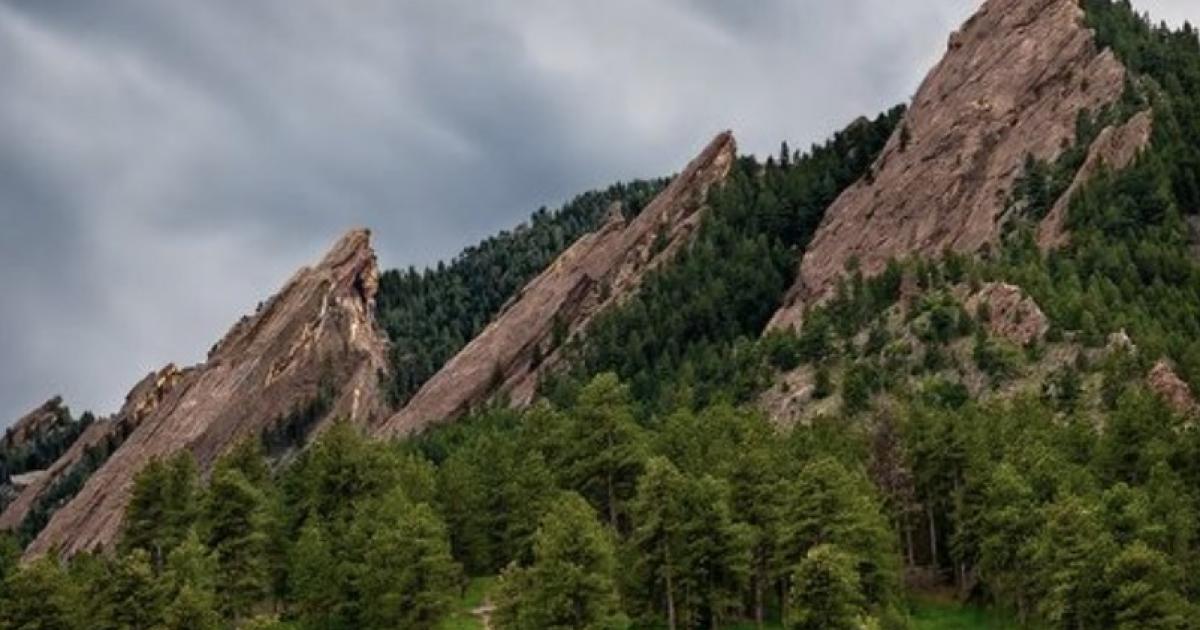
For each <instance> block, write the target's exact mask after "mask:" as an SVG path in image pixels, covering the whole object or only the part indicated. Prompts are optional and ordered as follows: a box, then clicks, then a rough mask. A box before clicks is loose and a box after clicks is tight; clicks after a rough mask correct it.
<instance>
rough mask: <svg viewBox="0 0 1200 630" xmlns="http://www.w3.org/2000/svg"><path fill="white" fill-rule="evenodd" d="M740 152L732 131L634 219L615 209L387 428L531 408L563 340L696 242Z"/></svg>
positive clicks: (394, 430)
mask: <svg viewBox="0 0 1200 630" xmlns="http://www.w3.org/2000/svg"><path fill="white" fill-rule="evenodd" d="M736 156H737V148H736V144H735V142H734V139H733V136H732V135H731V134H730V133H728V132H726V133H722V134H720V135H718V136H717V137H716V138H715V139H714V140H713V141H712V142H711V143H710V144H709V145H708V147H707V148H705V149H704V151H703V152H702V153H701V154H700V155H699V157H697V158H696V159H694V160H692V162H691V163H690V164H688V166H687V168H686V169H684V171H683V173H681V174H680V175H679V176H678V177H676V178H675V179H674V180H673V181H672V182H671V184H670V185H669V186H667V188H666V189H665V190H664V191H663V192H662V193H660V194H659V195H658V197H656V198H655V199H654V200H653V201H652V202H651V203H650V204H649V205H647V206H646V208H645V209H643V210H642V212H641V214H639V215H638V216H637V217H636V218H634V219H633V220H632V221H629V222H628V223H627V222H626V221H625V220H624V219H623V218H622V216H621V214H620V212H619V211H616V210H614V211H613V212H612V213H611V214H610V216H609V219H608V221H606V222H605V224H604V225H602V226H601V227H600V228H599V229H597V230H596V231H595V232H593V233H591V234H588V235H586V236H584V237H583V238H581V239H579V240H578V241H577V242H575V244H573V245H572V246H571V247H570V248H568V249H567V251H565V252H564V253H563V254H562V255H561V256H559V257H558V259H557V260H555V261H554V263H553V264H551V265H550V267H549V268H547V269H546V270H545V271H544V272H542V274H541V275H539V276H538V277H537V278H535V279H534V280H533V281H531V282H530V283H529V284H528V285H526V286H525V287H524V288H523V289H522V290H521V292H520V293H518V294H517V295H516V296H515V297H514V298H513V299H512V300H511V301H510V302H509V303H508V304H507V305H506V306H505V307H504V309H503V310H502V311H501V312H500V314H499V315H497V316H496V318H495V319H494V320H493V321H492V322H491V323H490V324H489V325H488V326H487V327H486V328H485V329H484V330H483V332H481V333H480V334H479V335H478V336H477V337H476V338H475V339H473V340H472V341H471V342H470V343H469V344H467V346H466V347H465V348H463V349H462V351H460V352H459V353H458V354H457V355H456V356H455V357H454V358H452V359H451V360H450V361H449V362H447V363H446V365H445V366H444V367H442V369H441V370H440V371H439V372H438V373H437V374H435V375H434V376H433V377H432V378H431V379H429V381H428V382H426V383H425V385H424V386H423V387H422V388H421V389H420V390H419V391H418V392H417V394H416V395H415V396H413V398H412V400H410V401H409V403H408V404H407V405H406V406H405V407H404V408H403V409H402V410H400V411H399V412H398V413H397V414H396V415H394V416H392V417H391V418H390V419H389V420H388V421H387V423H386V425H385V426H384V427H383V429H382V431H381V433H382V434H384V435H404V434H409V433H412V432H416V431H420V430H422V429H424V428H425V427H427V426H429V425H430V424H434V423H438V422H445V421H448V420H451V419H453V418H455V417H457V416H459V415H461V414H463V413H465V412H467V411H468V410H469V409H470V408H471V407H472V406H475V405H478V404H481V403H483V402H485V401H487V400H488V399H490V398H492V397H493V396H495V395H497V394H503V395H505V396H507V397H508V399H509V400H510V401H511V402H512V403H513V404H515V405H525V404H527V403H528V402H529V401H530V400H531V399H532V398H533V396H534V393H535V390H536V388H537V384H538V380H539V378H540V377H541V376H542V375H543V374H544V373H545V372H546V370H548V369H551V368H552V367H553V366H554V365H556V364H557V363H558V362H559V361H560V353H559V350H560V348H561V347H562V345H563V343H564V342H565V341H567V340H569V339H570V338H572V337H573V336H575V335H578V334H581V333H582V332H583V331H584V330H585V329H586V328H587V325H588V323H590V322H591V321H592V318H593V317H595V315H596V314H597V313H600V312H601V311H603V310H604V309H606V308H607V307H609V306H610V305H612V304H616V303H619V302H621V301H622V300H624V299H626V298H627V297H628V296H630V295H631V294H633V293H634V292H635V291H636V290H637V287H638V285H639V284H640V283H641V280H642V278H643V277H644V276H645V274H646V273H647V272H648V271H650V270H652V269H655V268H657V267H658V266H659V265H661V264H663V263H664V262H666V261H669V260H670V259H671V258H672V257H673V256H674V254H675V252H677V251H678V249H679V248H680V247H682V246H683V245H684V244H686V243H687V242H689V241H690V239H691V236H692V234H693V233H694V231H695V230H696V229H697V228H698V227H699V225H700V220H701V217H702V214H703V213H702V209H703V208H704V204H705V199H706V196H707V194H708V190H709V189H710V188H711V187H712V186H714V185H716V184H718V183H719V182H722V181H723V180H724V179H725V177H726V176H727V175H728V174H729V170H730V167H731V166H732V165H733V162H734V160H735V159H736Z"/></svg>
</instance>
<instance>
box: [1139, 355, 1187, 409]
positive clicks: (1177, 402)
mask: <svg viewBox="0 0 1200 630" xmlns="http://www.w3.org/2000/svg"><path fill="white" fill-rule="evenodd" d="M1146 384H1147V385H1149V387H1150V390H1151V391H1153V392H1154V393H1156V394H1158V395H1159V396H1160V397H1162V399H1163V400H1164V401H1165V402H1166V403H1167V405H1169V406H1170V407H1171V409H1174V410H1175V411H1176V413H1192V412H1194V411H1196V409H1197V406H1196V397H1195V396H1193V395H1192V388H1191V387H1189V386H1188V384H1187V383H1186V382H1184V380H1183V379H1182V378H1179V375H1178V374H1176V373H1175V368H1173V367H1171V364H1170V363H1168V362H1167V361H1166V360H1165V359H1160V360H1159V361H1158V363H1155V364H1154V367H1153V368H1152V369H1151V370H1150V374H1148V375H1147V376H1146Z"/></svg>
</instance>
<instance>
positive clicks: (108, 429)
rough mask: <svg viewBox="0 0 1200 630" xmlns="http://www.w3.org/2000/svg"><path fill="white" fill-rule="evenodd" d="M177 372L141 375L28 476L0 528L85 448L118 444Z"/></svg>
mask: <svg viewBox="0 0 1200 630" xmlns="http://www.w3.org/2000/svg"><path fill="white" fill-rule="evenodd" d="M181 376H182V373H181V372H180V371H179V370H178V369H177V368H176V367H175V366H174V365H173V364H172V365H168V366H167V367H165V368H163V369H161V370H159V371H157V372H152V373H151V374H149V375H147V376H146V377H145V378H144V379H142V380H141V381H140V382H139V383H138V384H137V385H135V386H134V388H133V389H132V390H131V391H130V392H129V395H128V396H126V397H125V404H124V405H122V407H121V410H120V411H119V412H117V414H116V415H114V416H113V417H111V418H105V419H103V420H97V421H96V422H94V423H92V425H91V426H89V427H88V428H87V429H86V430H84V432H83V434H81V435H80V436H79V439H77V440H75V443H74V444H72V445H71V447H70V448H68V449H67V451H66V452H65V453H63V454H62V456H60V457H59V458H58V459H57V460H55V462H54V463H53V464H51V465H50V467H49V468H47V469H46V470H45V471H42V472H41V473H40V474H39V475H37V476H36V477H31V478H29V479H28V483H27V484H25V485H24V487H23V488H22V489H21V492H20V494H19V495H18V496H17V497H16V499H15V500H14V501H13V502H12V503H11V504H9V506H8V507H7V508H6V509H5V510H4V512H3V513H0V529H8V530H15V529H17V528H18V527H20V526H21V523H22V522H24V520H25V518H26V517H27V516H29V513H30V512H31V511H33V509H34V507H35V506H37V505H38V503H39V502H42V501H46V500H49V497H48V496H47V495H49V494H51V491H52V490H53V489H54V487H55V485H56V484H57V483H59V482H60V481H61V480H63V479H64V478H66V477H67V476H68V475H70V474H71V473H72V472H73V471H75V470H76V467H77V466H79V465H81V463H82V462H83V461H84V458H85V457H86V456H87V455H88V453H89V451H94V452H97V453H99V452H109V451H111V450H112V449H115V448H117V447H119V446H120V445H121V444H122V443H123V442H124V440H125V438H126V437H128V436H129V434H130V433H132V432H133V430H134V429H136V428H137V427H138V425H140V424H141V423H142V420H144V419H146V417H147V416H149V415H150V414H151V413H152V412H153V411H154V410H155V408H156V407H157V406H158V404H159V403H161V402H162V400H163V398H165V397H166V395H167V393H168V392H170V391H171V389H172V388H173V387H174V386H175V385H176V384H177V383H178V382H179V380H180V377H181Z"/></svg>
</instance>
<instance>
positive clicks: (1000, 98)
mask: <svg viewBox="0 0 1200 630" xmlns="http://www.w3.org/2000/svg"><path fill="white" fill-rule="evenodd" d="M1125 77H1126V72H1125V69H1124V67H1123V66H1122V65H1121V64H1120V62H1118V61H1117V59H1116V57H1115V56H1114V55H1113V54H1112V52H1111V51H1107V50H1106V51H1099V50H1097V46H1096V44H1095V40H1094V37H1093V34H1092V32H1091V31H1090V30H1089V29H1088V28H1087V27H1086V24H1085V16H1084V13H1083V10H1082V9H1081V8H1080V6H1079V3H1078V2H1077V1H1076V0H988V1H987V2H986V3H985V4H984V6H983V7H982V8H981V9H980V10H979V12H978V13H977V14H976V15H975V16H974V17H972V18H971V19H970V20H969V21H968V22H967V23H966V24H965V25H964V26H963V27H962V29H960V30H959V31H958V32H957V33H955V34H954V35H952V36H951V38H950V46H949V51H948V52H947V54H946V56H945V57H944V58H943V60H942V61H941V62H940V63H939V64H938V65H937V66H936V67H935V68H934V69H933V71H932V72H931V73H930V74H929V76H928V77H927V78H926V79H925V81H924V83H923V84H922V85H921V87H920V89H919V90H918V91H917V94H916V97H915V99H914V102H913V104H912V106H911V107H910V108H909V110H908V112H907V113H906V114H905V118H904V120H903V121H902V122H901V124H900V125H899V127H898V129H897V130H896V132H895V133H894V134H893V136H892V138H891V139H890V140H889V141H888V144H887V146H886V147H885V148H884V150H883V152H882V154H881V155H880V157H879V158H878V161H877V162H876V163H875V165H874V166H873V168H872V172H871V174H870V175H869V176H868V177H866V178H864V179H863V180H862V181H860V182H858V183H857V184H855V185H853V186H851V187H850V188H849V189H847V190H846V191H845V192H844V193H843V194H842V195H841V196H840V197H839V198H838V199H837V200H836V201H835V202H834V203H833V205H832V206H831V207H830V208H829V209H828V211H827V212H826V214H825V218H824V220H823V221H822V223H821V226H820V227H819V229H818V230H817V233H816V235H815V237H814V239H813V241H812V244H811V245H810V246H809V248H808V250H807V252H806V253H805V255H804V258H803V261H802V262H801V265H800V277H799V279H798V280H797V284H796V286H794V287H793V289H792V291H791V292H790V293H789V296H788V298H787V299H786V300H785V303H784V307H783V308H782V309H780V311H779V312H778V313H777V314H776V315H775V317H774V319H773V320H772V324H771V325H772V327H781V326H795V325H797V324H798V322H799V320H800V318H801V317H802V315H803V310H804V305H805V304H806V303H812V302H815V301H819V300H821V299H823V298H824V297H826V296H827V295H828V293H829V291H830V289H831V287H832V286H833V283H834V282H835V281H836V279H837V278H838V276H839V275H840V274H841V273H842V272H843V270H844V269H845V267H846V265H847V263H848V262H850V261H851V260H852V259H855V258H857V259H858V261H859V263H860V266H861V269H862V271H863V273H864V274H865V275H868V276H869V275H872V274H875V273H878V272H879V271H881V270H882V269H883V268H884V266H885V265H886V264H887V261H888V260H889V259H892V258H897V259H901V258H905V257H908V256H912V255H916V254H922V255H927V256H936V255H938V254H941V253H942V252H944V251H946V250H948V249H949V250H954V251H959V252H964V253H970V252H975V251H978V250H980V249H981V248H983V247H984V246H985V245H987V244H989V243H992V242H994V241H995V240H996V238H997V237H998V236H999V232H1000V219H1001V215H1002V213H1003V211H1004V209H1005V208H1004V206H1005V203H1006V200H1007V198H1008V197H1009V194H1010V193H1011V191H1012V188H1013V184H1014V183H1015V181H1016V179H1017V178H1018V177H1019V176H1020V175H1021V173H1022V172H1023V169H1024V165H1025V162H1026V159H1027V156H1031V155H1032V156H1033V157H1034V158H1037V159H1041V160H1047V161H1052V160H1054V159H1055V158H1056V157H1057V156H1059V155H1060V154H1061V153H1062V151H1063V150H1064V148H1066V147H1069V146H1071V145H1072V144H1073V143H1074V142H1075V123H1076V120H1077V117H1078V114H1079V112H1080V111H1081V110H1090V111H1097V110H1099V109H1100V108H1101V107H1103V106H1105V105H1107V104H1110V103H1112V102H1114V101H1115V100H1116V99H1117V98H1118V97H1119V96H1120V95H1121V93H1122V90H1123V89H1124V85H1125ZM1110 135H1112V134H1110ZM1117 135H1126V134H1123V133H1118V134H1117Z"/></svg>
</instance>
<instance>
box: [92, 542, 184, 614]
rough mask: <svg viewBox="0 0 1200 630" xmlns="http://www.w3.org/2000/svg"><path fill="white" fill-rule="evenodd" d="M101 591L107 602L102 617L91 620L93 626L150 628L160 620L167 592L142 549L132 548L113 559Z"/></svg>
mask: <svg viewBox="0 0 1200 630" xmlns="http://www.w3.org/2000/svg"><path fill="white" fill-rule="evenodd" d="M104 592H105V596H106V600H107V602H106V603H107V606H106V607H105V608H104V615H103V616H102V618H101V619H96V620H94V623H95V627H97V628H111V629H113V630H125V629H129V630H150V629H151V628H157V627H159V626H160V625H161V624H162V620H163V611H164V609H165V607H166V604H167V596H168V595H169V593H168V592H167V590H166V588H165V585H164V584H163V582H162V581H161V580H160V579H159V576H158V575H156V574H155V571H154V567H153V566H152V565H151V559H150V554H149V553H148V552H147V551H146V550H145V549H133V550H132V551H130V552H129V553H127V554H125V555H123V556H121V557H120V558H117V559H116V560H114V561H113V565H112V569H111V570H110V572H109V580H108V582H107V584H105V588H104Z"/></svg>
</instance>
